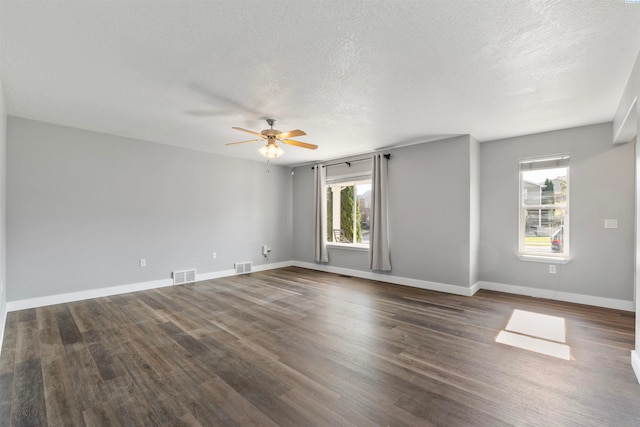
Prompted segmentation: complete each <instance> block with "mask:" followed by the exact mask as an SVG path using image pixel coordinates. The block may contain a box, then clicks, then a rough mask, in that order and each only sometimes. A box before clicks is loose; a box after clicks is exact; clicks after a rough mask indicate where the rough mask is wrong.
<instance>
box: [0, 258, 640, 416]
mask: <svg viewBox="0 0 640 427" xmlns="http://www.w3.org/2000/svg"><path fill="white" fill-rule="evenodd" d="M514 309H521V310H527V311H533V312H538V313H543V314H549V315H553V316H560V317H563V318H565V319H566V324H567V326H566V330H567V344H568V345H569V346H570V347H571V354H572V360H570V361H566V360H561V359H556V358H553V357H550V356H545V355H541V354H537V353H533V352H530V351H526V350H521V349H518V348H514V347H509V346H506V345H503V344H498V343H496V342H495V338H496V336H497V334H498V333H499V332H500V331H501V330H503V329H504V328H505V326H506V324H507V322H508V321H509V318H510V316H511V314H512V312H513V310H514ZM633 324H634V317H633V314H632V313H627V312H621V311H615V310H606V309H598V308H593V307H586V306H580V305H574V304H566V303H559V302H553V301H548V300H539V299H532V298H526V297H518V296H513V295H507V294H500V293H496V292H489V291H480V292H478V294H477V295H476V296H474V297H460V296H455V295H447V294H442V293H436V292H429V291H423V290H418V289H411V288H406V287H402V286H395V285H386V284H383V283H380V282H373V281H367V280H361V279H356V278H348V277H342V276H338V275H333V274H326V273H319V272H314V271H310V270H304V269H300V268H295V267H291V268H285V269H279V270H272V271H266V272H262V273H253V274H250V275H244V276H235V277H230V278H224V279H217V280H211V281H206V282H200V283H197V284H190V285H184V286H177V287H171V288H162V289H157V290H150V291H145V292H136V293H131V294H126V295H119V296H113V297H105V298H98V299H94V300H88V301H81V302H75V303H70V304H60V305H55V306H49V307H42V308H38V309H31V310H24V311H19V312H12V313H9V316H8V319H7V327H6V332H5V338H4V345H3V349H2V354H1V357H0V422H1V424H2V425H35V426H45V425H49V426H82V425H98V426H106V425H126V426H133V425H153V426H157V425H167V426H169V425H172V426H173V425H176V426H177V425H196V426H197V425H202V426H211V425H223V426H233V425H244V426H247V425H251V426H253V425H261V426H273V425H282V426H315V425H322V426H373V425H384V426H387V425H390V426H405V425H406V426H410V425H411V426H428V425H441V426H458V425H460V426H500V425H536V426H553V425H558V426H587V425H594V426H625V425H628V426H632V425H633V426H638V425H640V385H639V384H638V382H637V380H636V379H635V376H634V374H633V371H632V368H631V366H630V350H631V349H632V347H633V336H634V327H633Z"/></svg>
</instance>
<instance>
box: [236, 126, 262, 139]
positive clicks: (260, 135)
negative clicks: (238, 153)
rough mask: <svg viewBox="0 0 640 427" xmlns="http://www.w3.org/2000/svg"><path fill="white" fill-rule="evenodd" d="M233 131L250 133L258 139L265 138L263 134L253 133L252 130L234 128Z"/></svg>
mask: <svg viewBox="0 0 640 427" xmlns="http://www.w3.org/2000/svg"><path fill="white" fill-rule="evenodd" d="M233 129H235V130H239V131H242V132H246V133H250V134H251V135H255V136H259V137H260V138H266V137H265V136H264V135H263V134H261V133H258V132H254V131H252V130H248V129H243V128H239V127H235V126H234V127H233Z"/></svg>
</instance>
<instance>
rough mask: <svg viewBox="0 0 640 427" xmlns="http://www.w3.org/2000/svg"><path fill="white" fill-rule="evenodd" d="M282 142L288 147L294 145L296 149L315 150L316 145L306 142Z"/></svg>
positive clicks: (287, 140)
mask: <svg viewBox="0 0 640 427" xmlns="http://www.w3.org/2000/svg"><path fill="white" fill-rule="evenodd" d="M282 142H284V143H285V144H289V145H295V146H296V147H302V148H308V149H309V150H315V149H316V148H318V146H317V145H314V144H307V143H306V142H300V141H294V140H293V139H283V140H282Z"/></svg>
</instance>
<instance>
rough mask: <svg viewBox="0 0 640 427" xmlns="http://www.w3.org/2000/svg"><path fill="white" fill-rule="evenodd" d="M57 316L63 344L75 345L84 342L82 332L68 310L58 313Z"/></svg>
mask: <svg viewBox="0 0 640 427" xmlns="http://www.w3.org/2000/svg"><path fill="white" fill-rule="evenodd" d="M55 316H56V322H57V323H58V330H59V331H60V338H62V344H64V345H68V344H75V343H77V342H80V341H82V335H81V334H80V330H79V329H78V326H77V325H76V321H75V319H74V318H73V315H72V314H71V311H70V310H69V309H68V308H67V309H66V310H64V311H60V312H58V313H56V314H55Z"/></svg>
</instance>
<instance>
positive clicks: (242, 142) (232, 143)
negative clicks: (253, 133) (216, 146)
mask: <svg viewBox="0 0 640 427" xmlns="http://www.w3.org/2000/svg"><path fill="white" fill-rule="evenodd" d="M261 141H262V140H261V139H250V140H249V141H240V142H230V143H228V144H225V145H237V144H246V143H247V142H261Z"/></svg>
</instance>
